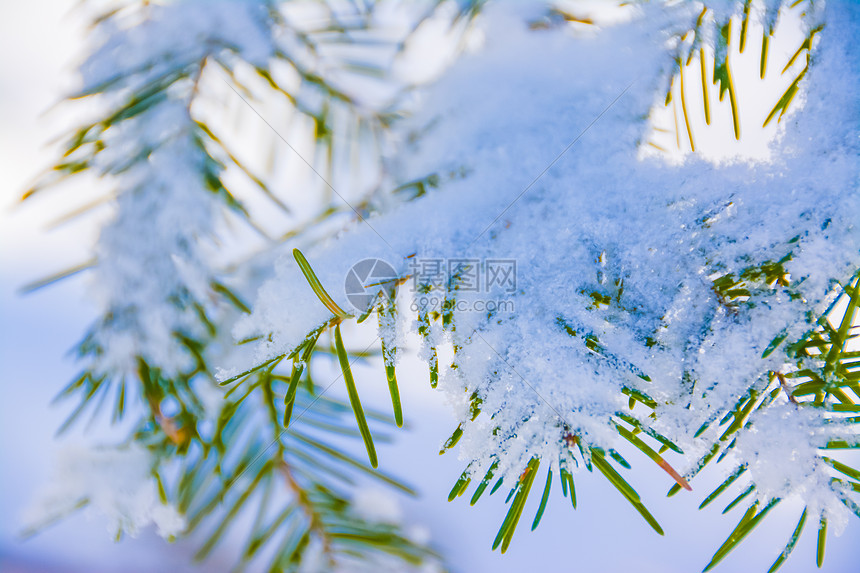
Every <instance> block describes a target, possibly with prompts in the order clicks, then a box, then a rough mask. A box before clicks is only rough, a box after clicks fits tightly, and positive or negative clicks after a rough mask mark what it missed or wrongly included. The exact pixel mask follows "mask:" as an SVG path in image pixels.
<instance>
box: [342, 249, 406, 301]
mask: <svg viewBox="0 0 860 573" xmlns="http://www.w3.org/2000/svg"><path fill="white" fill-rule="evenodd" d="M399 278H400V277H399V276H398V275H397V271H395V270H394V267H392V266H391V265H389V264H388V263H387V262H385V261H383V260H382V259H364V260H363V261H359V262H357V263H355V264H354V265H352V268H350V269H349V271H348V272H347V273H346V279H345V280H344V283H343V290H344V292H345V293H346V300H348V301H349V303H350V304H351V305H352V306H353V308H355V310H357V311H358V312H365V311H366V310H367V309H368V308H370V305H372V304H373V303H374V302H375V301H376V299H377V297H378V296H380V293H382V296H385V297H389V298H391V297H392V296H393V294H394V287H395V285H396V284H397V281H398V280H399Z"/></svg>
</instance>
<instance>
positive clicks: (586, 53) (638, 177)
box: [234, 2, 860, 492]
mask: <svg viewBox="0 0 860 573" xmlns="http://www.w3.org/2000/svg"><path fill="white" fill-rule="evenodd" d="M717 4H719V6H717V8H718V9H719V10H724V11H729V10H732V11H733V10H737V3H736V2H724V3H717ZM719 10H718V13H719V14H722V12H719ZM642 11H643V16H642V17H640V18H637V19H634V20H632V21H631V22H629V23H627V24H623V25H618V26H615V27H610V28H607V29H605V30H603V31H602V32H601V33H600V34H598V35H596V36H594V37H591V38H572V37H570V35H569V34H565V33H564V32H563V31H546V30H542V31H529V30H528V29H527V26H526V25H525V23H524V22H523V21H522V19H520V18H517V17H512V16H510V14H509V12H508V11H506V9H505V7H504V6H501V7H495V8H494V7H493V6H490V7H488V8H487V12H486V14H485V15H484V20H483V24H484V35H485V44H484V48H483V50H482V51H481V52H480V53H478V54H474V55H468V56H464V57H463V58H462V59H461V60H460V62H459V63H458V64H457V65H455V66H454V67H453V68H452V70H451V71H450V72H449V73H448V74H447V75H446V76H445V78H444V79H443V80H441V81H440V82H439V83H438V84H437V85H436V86H434V88H433V89H431V90H430V91H429V92H428V94H427V96H426V98H425V101H426V105H425V106H424V108H423V110H422V112H421V114H419V116H418V117H416V118H415V119H414V120H413V121H412V123H411V126H412V128H413V129H412V130H411V131H409V130H405V131H404V132H403V135H402V149H401V150H400V151H401V153H400V154H398V155H397V157H395V158H393V159H392V172H393V178H394V179H395V180H396V181H398V182H403V181H414V180H416V179H418V178H421V177H426V176H427V175H428V174H436V175H437V176H438V177H439V181H440V185H439V187H440V188H439V189H438V190H437V191H434V192H433V193H431V194H429V195H428V196H426V197H423V198H421V199H419V200H417V201H414V202H412V203H407V204H403V205H401V206H399V207H396V208H394V209H392V211H391V212H390V213H387V214H385V215H382V216H377V217H372V218H370V219H369V221H368V222H367V223H368V224H365V223H357V224H356V226H355V227H354V228H353V229H351V230H349V231H348V232H345V233H344V234H343V235H342V236H341V237H340V238H339V239H338V240H335V241H333V242H331V243H330V244H329V245H326V246H325V247H323V248H317V249H314V250H308V252H306V255H307V256H308V259H309V260H310V262H311V264H312V265H313V267H314V269H315V271H316V272H317V274H318V276H319V278H320V280H321V282H322V284H323V285H326V286H327V288H329V290H330V292H331V294H332V296H333V297H334V298H335V300H336V301H337V302H338V304H341V305H345V302H344V301H345V296H344V294H343V293H342V292H341V291H340V289H339V285H341V284H343V277H344V275H345V273H346V272H347V271H348V269H349V268H350V267H351V265H352V264H354V263H355V262H357V261H359V260H362V259H365V258H368V257H378V258H381V259H383V260H386V261H388V262H389V263H390V264H391V265H392V266H393V267H394V268H395V269H397V270H398V271H399V272H401V276H403V277H407V276H408V274H409V270H408V269H409V267H408V258H410V257H414V256H417V257H419V258H420V257H424V258H441V259H447V258H456V257H469V258H478V259H499V258H503V259H515V260H516V261H517V263H518V266H517V272H518V276H517V290H516V292H515V293H513V294H511V293H504V292H503V291H501V290H500V289H495V290H494V289H490V290H489V291H488V292H479V293H474V292H466V291H465V290H458V289H456V288H449V289H445V288H443V289H442V290H440V291H437V293H438V294H440V295H442V296H450V297H455V298H456V300H458V301H466V302H470V301H471V302H474V301H477V300H481V299H482V298H487V297H498V296H507V297H509V298H510V300H512V301H513V302H514V303H515V308H516V312H514V313H511V314H503V313H493V312H483V313H482V312H475V311H472V310H465V311H463V310H459V307H458V308H455V310H454V311H453V320H451V321H450V322H449V323H448V324H447V325H445V326H443V324H442V322H443V321H442V320H441V319H440V320H434V321H431V325H430V333H429V335H428V338H427V339H426V340H427V341H429V344H428V346H429V345H431V344H432V345H434V346H438V345H439V342H440V341H443V340H444V341H447V342H448V343H450V344H452V345H453V347H454V348H455V349H456V350H457V352H456V354H455V356H454V359H453V360H454V363H453V365H450V366H449V365H448V364H444V363H443V364H440V368H441V369H442V370H443V376H442V379H441V381H440V388H441V389H442V390H443V391H445V392H448V393H450V394H451V395H452V396H454V398H453V400H452V401H453V403H454V404H455V407H456V408H457V412H458V414H459V415H461V416H462V422H463V424H462V426H463V430H464V432H463V437H462V439H461V441H460V456H461V457H462V458H463V459H466V460H469V461H470V462H472V467H473V468H474V471H475V472H478V471H483V470H482V469H481V468H484V469H485V468H486V467H487V466H488V465H489V463H491V461H493V460H500V466H499V472H500V473H501V472H504V471H509V472H510V473H509V475H512V476H514V477H515V476H516V473H515V472H517V473H518V472H521V471H522V468H523V466H524V465H525V463H526V461H527V460H528V459H529V458H530V457H531V456H534V455H542V456H545V457H546V458H547V459H548V460H549V461H550V463H556V462H555V460H558V459H559V457H560V456H563V455H565V454H564V452H565V450H566V447H567V446H566V444H565V441H564V440H563V439H562V437H563V435H564V434H565V433H567V432H571V433H573V434H576V435H578V436H580V437H581V438H582V439H583V441H585V442H586V443H588V444H591V445H594V446H600V447H603V448H608V447H612V445H613V444H614V443H615V441H616V440H617V439H618V436H617V433H616V432H615V430H614V426H613V422H612V420H613V418H614V416H615V414H616V412H618V411H621V410H624V409H625V408H626V403H627V396H626V395H624V394H623V393H622V389H623V388H633V389H636V390H638V391H641V392H644V393H645V394H647V395H649V396H651V397H652V398H654V399H655V400H656V401H657V402H658V404H660V405H659V406H658V408H657V414H658V416H657V421H656V422H654V426H655V427H656V428H658V429H659V430H660V431H661V432H664V433H665V434H666V435H667V436H668V437H669V438H670V439H672V440H675V441H676V442H677V443H678V444H679V445H681V447H682V448H683V449H684V450H685V451H687V454H688V455H687V457H688V459H689V460H690V461H692V460H693V458H694V456H695V453H696V452H697V451H701V448H703V447H705V445H706V444H710V443H712V441H713V440H714V439H716V436H718V435H719V434H718V433H717V432H718V430H717V428H715V427H714V428H711V429H710V430H708V432H706V433H704V434H703V435H702V436H701V437H694V432H695V431H696V430H697V429H698V428H699V427H700V426H701V425H702V424H703V423H704V422H706V421H713V420H714V419H716V418H717V417H722V416H723V415H724V414H725V413H726V412H727V411H728V410H730V409H731V408H732V407H733V405H734V404H735V402H736V401H737V400H738V399H739V397H740V396H742V395H743V394H744V393H745V392H746V391H747V389H749V388H750V387H751V386H754V385H756V384H762V383H764V384H765V385H766V384H767V373H768V372H772V371H778V370H779V369H780V368H781V367H782V365H783V364H784V363H785V361H786V356H785V354H784V353H783V351H782V349H781V348H780V349H777V351H776V352H774V353H773V354H771V355H770V356H769V357H768V358H762V355H763V353H764V350H765V349H766V348H767V347H768V345H769V344H770V343H771V341H772V340H774V339H775V338H776V337H777V336H778V335H780V334H781V333H787V339H788V340H796V339H798V338H799V337H800V336H801V335H802V334H803V333H804V332H805V331H806V330H808V329H809V328H810V325H809V324H808V323H807V319H808V317H809V316H820V315H821V314H822V313H823V312H824V311H825V310H826V309H827V308H828V306H829V305H830V303H831V302H832V301H833V300H834V298H835V297H836V296H837V295H838V294H839V289H838V286H836V284H835V282H834V281H837V280H842V281H844V280H846V279H847V278H848V277H849V276H851V274H852V273H854V272H855V271H856V269H857V268H860V228H858V226H857V221H858V220H860V203H858V197H860V196H858V193H857V181H858V176H860V165H858V162H857V155H858V148H860V147H858V140H857V137H856V133H857V127H858V126H857V117H858V114H857V103H856V98H855V95H854V94H855V93H856V85H857V83H858V79H860V78H858V66H857V65H856V62H857V58H858V50H857V47H856V42H854V41H853V36H852V26H854V25H856V22H857V18H858V14H857V10H856V8H855V7H853V6H850V5H848V4H846V3H828V4H827V6H826V12H827V13H826V20H827V23H828V26H827V28H826V30H825V32H823V33H822V38H821V42H820V45H819V46H818V47H817V48H816V50H815V51H814V53H813V65H812V66H811V69H810V71H809V73H808V75H807V79H806V80H805V83H804V89H805V90H806V99H805V104H804V108H803V110H802V111H800V112H799V113H795V114H794V115H792V116H790V117H787V118H786V127H785V133H784V135H783V137H782V139H781V140H780V141H779V143H778V145H776V146H775V148H774V149H773V152H772V154H771V161H770V162H768V163H761V164H757V165H750V164H727V165H714V164H712V163H709V162H707V161H705V160H703V159H700V158H697V157H695V156H691V157H690V158H688V160H687V161H686V162H685V163H684V164H683V165H667V164H666V163H665V162H663V161H661V160H659V159H654V158H651V159H644V160H640V159H639V154H638V147H637V146H638V144H639V141H640V139H641V137H642V133H643V131H644V129H645V128H646V125H645V123H644V121H643V118H645V117H646V116H647V114H648V110H649V109H650V107H651V106H652V104H653V102H654V101H655V97H660V95H659V94H665V90H664V89H663V86H664V85H665V83H664V82H665V75H666V72H665V71H666V70H669V73H671V70H672V69H673V66H674V64H673V63H672V62H673V61H674V60H673V58H674V56H675V52H674V51H673V50H672V49H671V47H667V46H666V38H667V35H669V34H670V32H671V33H674V31H675V30H677V29H683V28H684V27H685V26H686V27H687V29H690V27H691V26H692V25H693V24H694V21H691V20H690V18H691V16H695V14H693V13H692V12H693V11H692V10H690V9H689V6H684V5H682V6H675V5H671V4H670V5H665V6H653V5H652V6H643V7H642ZM726 13H729V12H726ZM667 30H668V32H667ZM779 95H781V94H775V95H774V98H775V99H776V98H778V97H779ZM795 105H797V103H796V104H795ZM777 261H784V263H783V264H784V268H785V271H786V273H787V275H788V276H790V277H791V283H790V286H788V287H786V286H784V285H781V284H779V283H775V284H757V285H753V286H751V287H750V288H751V289H752V290H754V291H755V292H754V293H753V294H751V296H750V299H749V300H743V301H740V302H732V301H729V300H727V299H725V298H724V296H723V295H722V294H721V293H720V292H719V291H718V290H717V289H716V288H715V285H714V280H716V279H717V278H719V277H722V276H728V275H731V276H735V277H740V276H741V273H743V271H744V270H745V269H748V268H758V267H761V266H762V265H764V264H765V263H775V262H777ZM404 288H405V287H404ZM402 308H403V305H401V309H402ZM469 308H474V306H471V307H469ZM254 310H255V312H254V314H253V315H252V316H251V317H249V318H247V319H245V320H244V321H242V322H241V323H240V324H239V325H238V326H237V328H236V331H235V333H234V334H235V335H236V336H237V337H238V338H245V337H248V336H254V335H260V336H262V337H263V342H261V343H260V344H259V345H258V347H257V354H256V357H255V361H256V362H257V363H259V362H262V361H263V360H265V359H267V358H270V357H272V356H274V355H278V354H282V353H286V352H289V351H291V350H292V349H293V348H295V347H296V345H297V344H298V343H299V342H301V340H303V338H304V336H305V335H306V334H307V333H308V332H309V331H311V330H312V329H313V328H315V327H317V326H318V325H319V324H321V323H323V322H324V321H325V320H326V319H327V318H329V317H330V315H329V313H328V312H327V311H326V310H325V308H324V307H322V305H321V304H320V303H319V301H318V300H316V297H315V296H314V295H313V292H312V290H311V289H310V287H309V286H308V284H307V281H306V280H305V279H304V277H303V276H302V275H301V272H300V271H299V270H298V268H297V266H296V264H295V263H294V262H293V260H292V256H291V254H289V252H288V251H287V252H285V254H284V256H283V258H282V259H281V261H280V262H279V263H278V264H277V266H276V275H275V277H274V278H273V279H272V280H270V281H269V282H267V283H266V284H264V285H263V287H262V288H261V289H260V291H259V294H258V298H257V301H256V303H255V307H254ZM400 319H401V320H403V321H404V322H405V323H406V324H412V322H413V319H414V316H413V315H410V314H409V313H405V312H403V311H401V312H400ZM413 328H415V329H417V328H418V325H415V324H413ZM422 355H423V356H425V357H429V356H430V353H429V349H428V348H426V347H425V349H424V351H423V353H422ZM759 389H761V388H759ZM472 395H476V396H478V397H479V398H480V399H481V400H482V405H481V409H482V410H481V412H482V413H481V414H480V415H479V416H478V417H477V418H476V419H475V420H474V421H470V419H469V414H468V409H467V408H465V407H464V403H463V401H462V397H463V396H467V397H468V396H472ZM457 396H459V398H458V397H457ZM792 407H794V406H793V405H792V406H786V407H785V408H792ZM640 410H643V411H648V410H647V409H645V408H644V407H643V406H641V405H640V406H637V409H634V413H635V414H637V415H639V411H640ZM774 412H775V413H774V414H772V415H769V416H768V417H766V418H762V419H760V420H759V421H758V422H757V423H755V424H754V426H752V427H754V428H755V434H754V435H753V434H750V435H747V438H748V441H747V442H746V444H747V449H746V450H741V453H739V454H738V455H739V456H741V458H742V459H745V456H746V455H747V453H748V454H749V456H750V459H749V460H748V461H750V462H751V463H754V464H758V467H760V468H762V469H761V472H757V475H758V474H761V473H763V472H773V474H772V475H771V474H769V478H768V479H763V487H764V488H765V489H768V490H772V491H774V492H776V491H778V490H779V491H781V490H780V488H781V487H782V486H781V485H780V484H786V483H787V484H790V485H792V486H794V485H798V484H809V483H810V482H809V481H808V480H806V481H805V480H804V479H803V478H804V475H801V474H805V475H811V474H813V473H815V471H816V468H817V466H816V465H812V466H810V465H807V464H808V462H809V456H810V455H812V454H811V452H812V450H811V449H810V448H812V449H814V446H815V445H820V444H818V443H817V442H814V441H813V442H808V441H801V443H800V444H801V445H800V446H797V442H796V440H785V441H781V440H778V436H779V435H780V434H781V433H782V432H783V431H784V430H785V425H786V424H794V421H793V420H795V419H796V418H794V417H792V416H788V415H785V416H783V414H784V411H783V410H780V409H777V410H774ZM641 419H642V421H643V423H647V424H650V423H651V422H649V421H648V420H645V419H644V414H643V415H642V417H641ZM811 423H812V422H810V424H811ZM713 425H714V426H716V424H713ZM802 426H803V424H799V425H797V427H794V428H793V429H792V432H799V431H800V428H802ZM792 435H794V437H795V438H798V439H801V440H803V439H806V438H804V437H803V436H800V435H799V434H792ZM750 436H754V437H750ZM804 436H805V434H804ZM807 438H808V436H807ZM777 443H778V444H780V445H779V449H778V450H777V449H773V450H771V451H770V452H768V454H767V457H764V456H763V455H762V454H761V448H762V447H764V446H761V447H759V446H756V445H755V444H771V445H773V444H777ZM773 447H774V448H776V446H773ZM795 448H797V450H796V451H795ZM743 452H747V453H743ZM792 457H794V458H795V459H797V460H799V463H798V465H797V466H796V467H795V466H789V465H786V464H783V463H775V462H774V461H773V460H778V459H791V458H792ZM753 458H755V459H753ZM798 468H799V469H798ZM771 480H772V481H771ZM804 487H806V486H804ZM809 487H812V486H809ZM816 487H826V484H823V483H818V485H817V486H816Z"/></svg>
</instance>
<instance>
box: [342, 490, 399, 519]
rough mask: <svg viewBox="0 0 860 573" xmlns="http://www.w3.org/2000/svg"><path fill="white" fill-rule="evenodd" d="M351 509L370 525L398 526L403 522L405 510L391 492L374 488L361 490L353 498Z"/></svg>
mask: <svg viewBox="0 0 860 573" xmlns="http://www.w3.org/2000/svg"><path fill="white" fill-rule="evenodd" d="M350 509H351V510H352V511H353V512H354V513H355V515H356V516H357V517H359V518H360V519H363V520H365V521H368V522H370V523H389V524H392V525H397V524H399V523H401V522H402V521H403V510H402V509H401V507H400V503H399V502H398V501H397V498H396V497H394V496H393V495H392V494H391V492H389V491H386V490H383V489H379V488H373V487H366V488H359V489H357V490H356V491H355V492H354V493H353V496H352V505H351V506H350Z"/></svg>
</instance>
